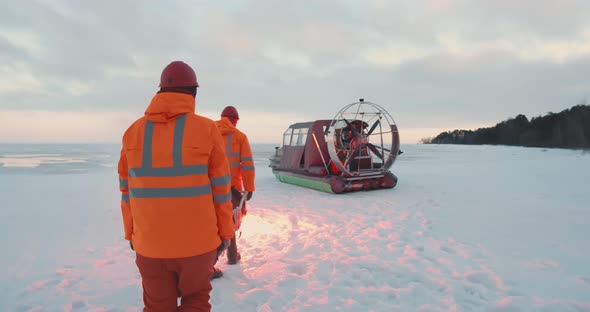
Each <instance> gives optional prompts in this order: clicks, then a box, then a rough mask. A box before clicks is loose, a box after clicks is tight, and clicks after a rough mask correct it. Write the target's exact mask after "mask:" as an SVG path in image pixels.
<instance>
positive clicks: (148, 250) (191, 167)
mask: <svg viewBox="0 0 590 312" xmlns="http://www.w3.org/2000/svg"><path fill="white" fill-rule="evenodd" d="M198 86H199V84H198V83H197V77H196V75H195V72H194V71H193V69H192V68H191V67H190V66H189V65H187V64H185V63H183V62H180V61H176V62H172V63H170V64H169V65H168V66H166V68H164V70H163V71H162V75H161V79H160V90H159V92H158V93H157V94H156V95H155V96H154V97H153V99H152V101H151V103H150V105H149V106H148V108H147V110H146V111H145V115H144V116H143V117H141V118H140V119H138V120H137V121H135V122H134V123H133V124H132V125H131V126H130V127H129V129H127V131H126V132H125V134H124V136H123V148H122V150H121V158H120V160H119V170H118V171H119V184H120V190H121V193H122V199H121V210H122V214H123V225H124V229H125V239H126V240H129V243H130V246H131V248H132V249H134V250H135V252H136V261H135V262H136V264H137V267H138V269H139V272H140V274H141V278H142V286H143V302H144V305H145V308H144V311H176V310H177V309H178V307H177V298H178V297H181V306H180V310H182V311H210V309H211V305H210V304H209V294H210V292H211V289H212V288H211V283H210V278H211V275H212V274H213V266H214V264H215V261H216V258H217V256H218V253H220V252H222V251H223V250H224V249H225V248H227V246H228V245H229V243H230V239H231V238H232V237H234V235H235V232H234V225H233V221H232V205H231V200H230V198H231V193H230V185H231V183H230V168H229V164H228V160H227V157H226V156H225V149H224V144H225V143H224V142H223V138H222V137H221V134H220V133H219V130H218V129H217V127H216V125H215V122H214V121H212V120H210V119H207V118H205V117H202V116H198V115H195V97H196V93H197V87H198Z"/></svg>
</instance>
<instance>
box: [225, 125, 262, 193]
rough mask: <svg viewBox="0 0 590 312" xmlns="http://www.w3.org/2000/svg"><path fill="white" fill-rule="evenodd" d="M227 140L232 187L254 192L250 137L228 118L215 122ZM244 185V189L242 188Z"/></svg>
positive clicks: (226, 147) (226, 148)
mask: <svg viewBox="0 0 590 312" xmlns="http://www.w3.org/2000/svg"><path fill="white" fill-rule="evenodd" d="M215 123H216V124H217V127H218V128H219V132H221V135H222V136H223V138H224V139H225V153H226V155H227V158H228V160H229V166H230V171H231V185H232V186H233V187H234V188H236V189H237V190H239V191H242V190H245V191H248V192H254V191H255V187H254V177H255V171H254V159H253V158H252V150H251V149H250V143H249V142H248V137H247V136H246V135H245V134H244V133H243V132H242V131H240V130H238V129H237V128H236V126H234V124H233V123H232V122H231V121H230V120H229V118H227V117H223V118H221V119H220V120H217V121H216V122H215ZM242 183H243V185H244V187H242Z"/></svg>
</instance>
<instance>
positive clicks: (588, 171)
mask: <svg viewBox="0 0 590 312" xmlns="http://www.w3.org/2000/svg"><path fill="white" fill-rule="evenodd" d="M273 150H274V147H273V146H271V145H255V146H254V153H255V162H256V169H257V179H256V183H257V188H258V190H257V192H256V193H255V194H254V198H253V199H252V200H251V201H250V202H249V203H250V205H249V214H248V216H247V217H246V218H245V219H244V224H243V230H242V233H241V238H240V239H239V240H238V244H239V247H240V250H241V253H242V262H241V263H240V264H239V265H236V266H227V265H225V263H224V262H225V259H224V260H223V261H222V264H221V268H222V269H223V270H224V271H225V276H224V277H223V278H222V279H220V280H216V281H214V282H213V292H212V297H211V303H212V305H213V309H214V310H215V311H264V312H266V311H590V182H589V176H590V153H584V152H582V151H573V150H560V149H537V148H520V147H501V146H500V147H497V146H450V145H443V146H436V145H406V146H402V150H404V152H405V153H404V154H403V155H401V156H400V158H399V159H398V161H397V162H396V163H395V165H394V166H393V167H392V169H393V170H392V171H393V172H394V173H395V174H396V175H398V177H399V179H400V180H399V184H398V186H397V187H396V188H394V189H391V190H378V191H371V192H361V193H352V194H343V195H332V194H326V193H321V192H318V191H315V190H310V189H305V188H301V187H297V186H294V185H289V184H283V183H280V182H278V181H276V180H275V178H274V176H273V175H272V173H271V171H270V168H268V167H267V166H268V156H269V155H270V154H271V153H272V152H273ZM117 157H118V147H117V146H114V145H87V146H84V145H60V146H52V145H0V183H1V185H2V187H1V196H0V197H1V203H2V204H1V208H0V248H1V249H2V251H1V252H0V270H1V271H0V272H1V274H2V275H0V276H1V278H0V310H1V311H139V310H140V309H141V307H142V303H141V284H140V276H139V274H138V272H137V268H136V266H135V264H134V254H133V252H132V251H131V250H129V248H128V246H127V244H126V242H125V241H124V240H123V228H122V222H121V216H120V208H119V199H120V194H119V193H118V180H117V175H116V161H117Z"/></svg>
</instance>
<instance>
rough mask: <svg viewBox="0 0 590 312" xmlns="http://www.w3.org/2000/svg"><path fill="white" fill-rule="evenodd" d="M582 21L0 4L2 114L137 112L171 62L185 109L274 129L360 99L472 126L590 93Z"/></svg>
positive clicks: (510, 15) (505, 8) (339, 7)
mask: <svg viewBox="0 0 590 312" xmlns="http://www.w3.org/2000/svg"><path fill="white" fill-rule="evenodd" d="M587 16H590V2H587V1H574V0H560V1H557V0H544V1H532V0H524V1H517V2H514V1H513V2H509V1H484V0H481V1H465V0H431V1H413V2H412V1H384V0H372V1H365V2H362V3H361V2H323V1H311V0H303V1H291V0H289V1H280V2H277V1H272V0H248V1H237V0H230V1H224V2H199V3H189V2H185V1H167V2H165V3H164V2H161V3H159V2H153V3H149V4H148V3H141V4H140V3H137V2H133V1H119V2H117V3H116V4H115V3H108V2H107V3H102V2H84V3H82V2H78V1H67V0H45V1H44V0H32V1H26V2H22V3H21V2H19V3H18V4H17V3H0V61H1V63H0V64H2V65H0V110H1V111H3V112H26V111H47V112H70V113H76V112H80V113H91V112H96V113H100V114H111V113H112V114H116V113H117V112H120V113H121V114H123V115H125V114H128V113H129V112H139V115H141V112H143V110H144V109H145V107H146V106H147V105H148V103H149V101H150V98H151V96H152V95H153V94H154V93H155V92H156V91H157V85H158V82H159V75H160V71H161V70H162V68H163V67H164V66H166V65H167V64H168V63H169V62H170V61H173V60H176V59H181V60H184V61H186V62H187V63H189V64H191V65H192V66H193V67H194V68H195V69H196V71H197V76H198V79H199V83H200V85H201V88H200V89H199V93H198V96H197V112H199V111H205V112H215V111H218V110H220V109H221V108H222V107H224V106H226V105H235V106H237V107H239V109H240V110H243V111H251V112H261V113H262V112H264V113H267V114H269V116H272V117H273V118H267V119H265V123H268V124H271V123H272V120H275V117H276V119H277V120H281V117H279V116H285V117H287V116H302V117H309V118H331V117H332V116H333V115H334V114H335V112H337V111H338V110H339V109H340V108H341V107H342V106H344V105H346V104H349V103H352V102H355V101H357V100H358V98H361V97H363V98H366V99H367V100H371V101H373V102H376V103H378V104H380V105H382V106H384V107H385V108H386V109H387V110H388V111H389V112H390V113H391V115H393V117H394V118H395V119H396V121H397V122H398V123H399V124H400V129H402V130H403V127H406V128H420V129H427V128H436V129H438V128H445V127H448V128H456V127H458V126H459V125H477V124H481V125H482V126H483V125H489V124H493V123H495V122H497V121H500V120H502V119H505V118H508V117H511V116H514V115H516V114H518V113H525V114H527V116H529V117H530V116H531V115H539V114H544V113H546V112H547V111H560V110H562V109H564V108H567V107H569V106H572V105H575V104H577V103H579V102H580V101H581V100H582V99H584V98H586V97H588V90H590V85H589V84H590V83H589V82H587V81H588V79H587V78H586V77H585V75H586V73H587V72H588V69H589V66H590V45H589V44H588V42H590V20H589V19H588V18H587ZM83 116H86V115H81V116H79V117H81V118H82V117H83ZM256 116H261V115H256ZM283 120H286V119H285V118H283ZM289 120H290V119H289ZM283 122H285V121H283ZM284 126H287V125H284ZM273 127H275V124H274V123H273ZM276 128H283V127H279V126H278V125H276ZM248 129H249V131H253V132H255V133H257V134H256V137H258V138H260V139H261V140H262V137H263V136H264V134H265V133H266V132H265V131H264V130H260V129H264V128H257V127H255V126H254V125H252V127H251V128H250V126H248ZM276 131H281V130H276Z"/></svg>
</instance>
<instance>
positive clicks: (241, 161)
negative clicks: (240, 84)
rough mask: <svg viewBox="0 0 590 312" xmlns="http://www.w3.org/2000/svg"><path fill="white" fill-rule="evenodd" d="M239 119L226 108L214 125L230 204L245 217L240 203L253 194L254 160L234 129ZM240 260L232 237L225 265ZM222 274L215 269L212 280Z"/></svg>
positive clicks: (238, 132) (242, 136)
mask: <svg viewBox="0 0 590 312" xmlns="http://www.w3.org/2000/svg"><path fill="white" fill-rule="evenodd" d="M239 119H240V116H239V114H238V111H237V110H236V108H235V107H233V106H227V107H226V108H224V109H223V111H222V112H221V119H220V120H217V121H216V122H215V123H216V124H217V128H218V129H219V131H220V132H221V135H222V136H223V138H224V140H225V153H226V155H227V158H228V160H229V166H230V171H231V188H232V204H233V206H234V209H235V208H236V207H237V208H238V209H241V212H242V215H245V214H246V204H245V203H244V202H243V201H241V197H242V196H246V198H245V199H246V200H250V199H251V198H252V195H253V194H254V190H255V189H254V160H253V159H252V149H251V148H250V143H249V142H248V137H247V136H246V134H244V133H243V132H242V131H240V130H238V129H237V128H236V125H237V123H238V120H239ZM244 192H245V193H244ZM240 203H243V206H242V207H238V206H239V205H240ZM240 258H241V256H240V253H239V252H238V246H237V244H236V238H235V236H234V237H233V238H232V239H231V243H230V245H229V247H228V249H227V263H228V264H236V263H238V261H240ZM222 274H223V273H222V272H221V270H219V269H217V268H215V272H214V273H213V278H217V277H221V276H222Z"/></svg>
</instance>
